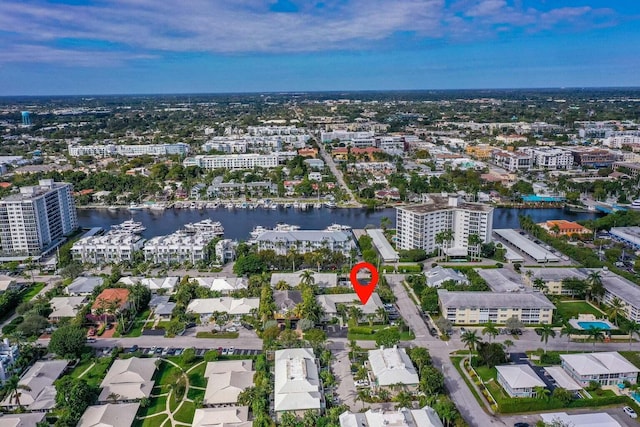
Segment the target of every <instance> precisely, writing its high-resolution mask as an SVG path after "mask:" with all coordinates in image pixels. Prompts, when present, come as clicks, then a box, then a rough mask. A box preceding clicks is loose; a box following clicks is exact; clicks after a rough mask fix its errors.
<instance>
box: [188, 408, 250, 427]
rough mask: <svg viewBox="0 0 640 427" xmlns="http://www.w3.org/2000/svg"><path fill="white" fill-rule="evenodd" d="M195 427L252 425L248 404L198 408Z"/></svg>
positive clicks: (240, 426) (244, 426)
mask: <svg viewBox="0 0 640 427" xmlns="http://www.w3.org/2000/svg"><path fill="white" fill-rule="evenodd" d="M191 425H192V426H193V427H251V426H252V425H253V422H252V421H249V407H248V406H230V407H225V408H202V409H196V413H195V415H194V416H193V422H192V424H191Z"/></svg>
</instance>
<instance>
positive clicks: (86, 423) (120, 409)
mask: <svg viewBox="0 0 640 427" xmlns="http://www.w3.org/2000/svg"><path fill="white" fill-rule="evenodd" d="M139 407H140V403H137V402H136V403H123V404H112V403H107V404H105V405H96V406H89V407H88V408H87V410H86V411H84V414H82V417H81V418H80V421H78V427H128V426H130V425H132V424H133V422H134V421H135V419H136V413H137V412H138V408H139Z"/></svg>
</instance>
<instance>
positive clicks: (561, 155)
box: [522, 147, 573, 169]
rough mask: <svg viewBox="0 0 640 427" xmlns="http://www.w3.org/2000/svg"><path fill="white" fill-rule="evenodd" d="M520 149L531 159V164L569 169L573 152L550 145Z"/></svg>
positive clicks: (548, 167) (539, 166) (540, 166)
mask: <svg viewBox="0 0 640 427" xmlns="http://www.w3.org/2000/svg"><path fill="white" fill-rule="evenodd" d="M522 151H523V152H524V153H526V154H528V155H529V156H531V157H532V159H533V165H534V166H536V167H538V168H545V169H570V168H571V167H572V166H573V154H571V152H570V151H568V150H563V149H561V148H551V147H526V148H523V149H522Z"/></svg>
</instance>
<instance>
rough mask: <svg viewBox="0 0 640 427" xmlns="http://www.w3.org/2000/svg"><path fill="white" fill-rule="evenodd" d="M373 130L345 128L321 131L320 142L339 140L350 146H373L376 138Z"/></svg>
mask: <svg viewBox="0 0 640 427" xmlns="http://www.w3.org/2000/svg"><path fill="white" fill-rule="evenodd" d="M374 135H375V134H374V132H351V131H347V130H334V131H332V132H322V133H321V135H320V136H321V139H322V142H331V141H333V140H336V139H337V140H339V141H340V142H343V143H345V144H346V145H349V146H352V147H375V145H376V140H375V138H374Z"/></svg>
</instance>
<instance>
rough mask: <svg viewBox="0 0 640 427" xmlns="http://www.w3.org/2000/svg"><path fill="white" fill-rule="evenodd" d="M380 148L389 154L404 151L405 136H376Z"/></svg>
mask: <svg viewBox="0 0 640 427" xmlns="http://www.w3.org/2000/svg"><path fill="white" fill-rule="evenodd" d="M376 140H377V141H376V145H377V146H378V148H380V149H381V150H383V151H384V152H386V153H389V154H397V153H402V152H403V151H404V137H402V136H401V135H385V136H380V137H378V138H376Z"/></svg>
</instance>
